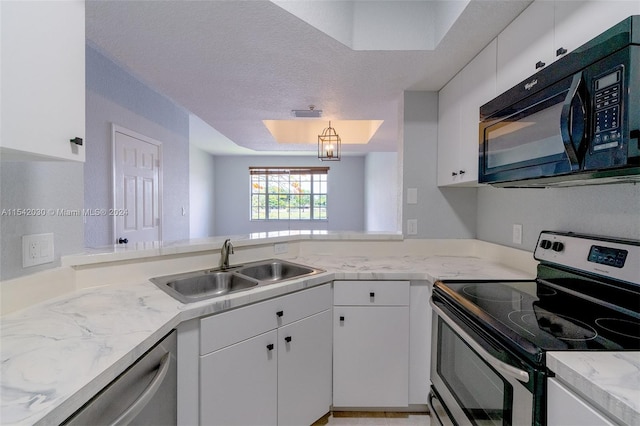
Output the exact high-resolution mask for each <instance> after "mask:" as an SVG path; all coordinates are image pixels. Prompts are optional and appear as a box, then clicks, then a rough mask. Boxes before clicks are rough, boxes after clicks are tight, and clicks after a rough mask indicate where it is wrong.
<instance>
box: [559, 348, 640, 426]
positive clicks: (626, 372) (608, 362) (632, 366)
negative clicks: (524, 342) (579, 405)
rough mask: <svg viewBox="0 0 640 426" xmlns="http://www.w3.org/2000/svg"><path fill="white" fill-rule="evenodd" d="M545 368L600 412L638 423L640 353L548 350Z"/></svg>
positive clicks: (639, 420) (639, 411) (639, 407)
mask: <svg viewBox="0 0 640 426" xmlns="http://www.w3.org/2000/svg"><path fill="white" fill-rule="evenodd" d="M547 368H549V370H551V371H553V372H554V373H555V375H556V378H557V379H558V380H560V381H561V382H563V383H564V384H565V385H567V386H568V387H569V388H570V389H571V390H573V391H574V392H575V393H577V394H578V395H580V396H581V397H582V398H584V399H585V400H586V401H588V402H589V403H590V404H592V405H593V406H594V407H596V408H597V409H598V410H600V411H601V412H602V413H603V414H605V415H607V416H609V417H611V418H612V419H614V420H616V421H617V422H622V423H624V424H640V352H635V351H634V352H631V351H629V352H626V351H625V352H597V351H596V352H548V353H547ZM629 386H631V387H629Z"/></svg>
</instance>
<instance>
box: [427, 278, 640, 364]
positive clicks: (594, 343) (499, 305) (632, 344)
mask: <svg viewBox="0 0 640 426" xmlns="http://www.w3.org/2000/svg"><path fill="white" fill-rule="evenodd" d="M572 284H573V285H569V286H567V287H564V286H562V285H557V284H555V283H553V282H545V281H544V280H537V281H520V282H518V281H487V282H476V281H474V282H446V281H445V282H444V283H442V282H438V283H436V285H435V287H434V295H441V298H442V299H444V300H445V301H446V302H447V304H448V305H449V306H452V307H454V309H456V310H458V311H459V312H462V313H464V314H465V317H467V318H471V319H472V321H473V322H476V324H480V327H481V328H483V329H484V330H485V331H488V332H490V333H491V334H492V335H493V336H494V337H497V338H498V339H499V340H501V341H503V343H505V341H506V344H508V345H512V346H513V347H515V349H516V350H518V351H519V352H522V351H524V352H525V353H528V354H529V358H531V359H532V360H534V361H538V362H539V361H541V360H540V358H541V354H542V353H543V352H545V351H563V350H582V351H584V350H638V349H640V313H638V311H639V310H640V294H639V293H637V292H634V291H629V290H628V289H610V288H608V287H607V286H602V285H597V286H596V285H593V284H592V283H589V282H584V283H583V282H572ZM572 287H573V288H572ZM575 288H578V289H580V290H581V291H582V290H585V293H579V292H577V291H576V290H575ZM589 289H593V290H594V291H589ZM603 295H606V296H607V297H606V299H608V300H603ZM436 297H438V296H436Z"/></svg>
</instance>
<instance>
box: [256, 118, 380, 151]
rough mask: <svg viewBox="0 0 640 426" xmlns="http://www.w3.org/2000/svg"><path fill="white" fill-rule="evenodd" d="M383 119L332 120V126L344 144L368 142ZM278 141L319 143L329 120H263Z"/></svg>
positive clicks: (285, 142)
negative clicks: (319, 136) (319, 138)
mask: <svg viewBox="0 0 640 426" xmlns="http://www.w3.org/2000/svg"><path fill="white" fill-rule="evenodd" d="M382 121H383V120H331V127H333V128H334V129H335V131H336V132H337V133H338V134H339V135H340V139H341V140H342V143H343V144H344V145H349V144H367V143H369V141H370V140H371V138H372V137H373V135H375V134H376V132H377V131H378V128H379V127H380V125H381V124H382ZM262 122H263V123H264V125H265V126H266V127H267V129H268V130H269V133H271V135H272V136H273V138H274V139H275V140H276V142H278V143H281V144H317V143H318V135H320V134H322V131H323V130H324V129H325V128H327V127H328V126H329V120H326V119H322V120H318V119H314V120H263V121H262Z"/></svg>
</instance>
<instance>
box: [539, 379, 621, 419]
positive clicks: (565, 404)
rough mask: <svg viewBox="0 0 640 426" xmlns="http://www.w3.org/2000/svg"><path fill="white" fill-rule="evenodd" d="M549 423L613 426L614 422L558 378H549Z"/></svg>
mask: <svg viewBox="0 0 640 426" xmlns="http://www.w3.org/2000/svg"><path fill="white" fill-rule="evenodd" d="M547 425H549V426H585V425H588V426H613V425H614V423H613V422H612V421H610V420H609V419H607V418H606V417H605V416H604V415H603V414H601V413H600V412H598V411H597V410H596V409H595V408H593V407H592V406H591V405H590V404H588V403H587V402H586V401H584V400H583V399H582V398H580V397H579V396H578V395H576V394H575V393H573V392H572V391H571V390H569V389H568V388H567V387H565V386H564V385H563V384H562V383H560V382H559V381H558V380H557V379H549V380H547Z"/></svg>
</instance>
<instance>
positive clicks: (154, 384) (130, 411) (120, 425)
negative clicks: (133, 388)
mask: <svg viewBox="0 0 640 426" xmlns="http://www.w3.org/2000/svg"><path fill="white" fill-rule="evenodd" d="M170 367H171V353H170V352H167V353H166V354H165V355H164V356H163V357H162V359H161V360H160V365H159V366H158V372H157V373H156V375H155V377H154V378H153V380H151V383H149V386H147V387H146V389H145V390H144V391H143V392H142V393H141V394H140V396H139V397H138V399H136V400H135V401H134V402H133V403H132V404H131V405H130V406H129V407H128V408H127V409H126V410H124V411H123V412H122V414H120V415H119V416H118V418H117V419H115V420H114V421H113V423H111V426H126V425H128V424H129V423H131V421H132V420H133V419H135V418H136V416H137V415H138V414H140V412H141V411H142V410H144V408H145V407H146V406H147V404H148V403H149V401H151V399H152V398H153V397H154V396H155V394H156V392H158V389H160V386H161V385H162V382H163V381H164V379H165V377H166V376H167V373H168V372H169V368H170Z"/></svg>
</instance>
